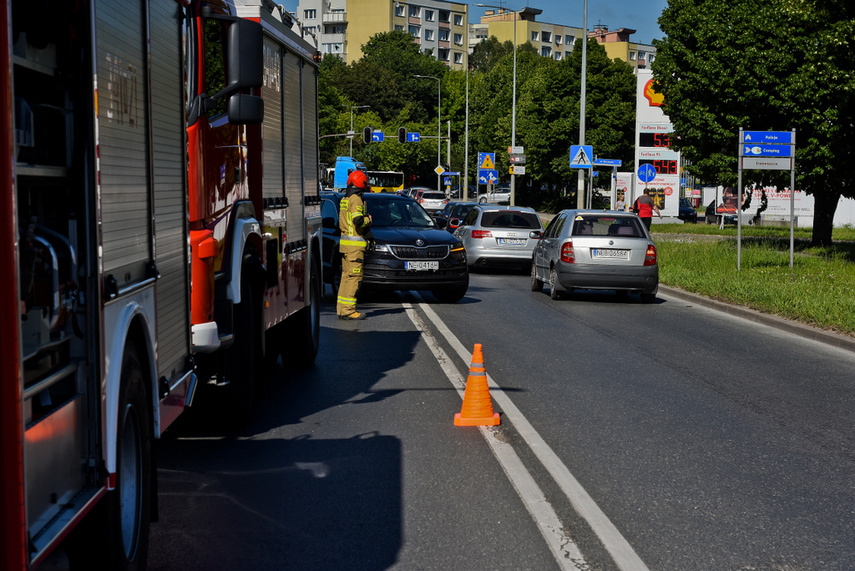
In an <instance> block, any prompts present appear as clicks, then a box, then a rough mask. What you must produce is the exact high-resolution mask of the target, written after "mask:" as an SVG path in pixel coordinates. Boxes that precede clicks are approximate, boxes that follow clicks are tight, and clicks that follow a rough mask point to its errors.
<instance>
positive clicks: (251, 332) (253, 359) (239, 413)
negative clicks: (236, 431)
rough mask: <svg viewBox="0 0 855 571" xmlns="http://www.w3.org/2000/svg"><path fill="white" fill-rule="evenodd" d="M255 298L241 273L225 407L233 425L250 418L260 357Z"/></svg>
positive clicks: (247, 281) (259, 329)
mask: <svg viewBox="0 0 855 571" xmlns="http://www.w3.org/2000/svg"><path fill="white" fill-rule="evenodd" d="M255 299H256V295H255V291H254V290H253V288H252V285H251V284H250V281H249V277H247V275H246V272H241V281H240V303H239V304H238V305H236V306H235V308H234V328H235V340H234V344H233V345H232V348H231V350H230V354H229V365H230V369H231V370H230V371H229V373H230V374H229V393H230V394H229V397H230V398H229V402H230V403H231V404H230V405H229V407H230V408H231V410H232V411H233V412H234V420H235V423H236V424H246V422H247V421H248V420H249V418H250V414H251V413H252V405H253V401H254V399H255V384H256V382H257V380H258V379H257V376H258V373H259V366H260V365H261V359H262V355H261V338H260V337H259V334H260V331H261V328H260V325H259V319H260V315H259V313H258V308H257V307H256V305H255Z"/></svg>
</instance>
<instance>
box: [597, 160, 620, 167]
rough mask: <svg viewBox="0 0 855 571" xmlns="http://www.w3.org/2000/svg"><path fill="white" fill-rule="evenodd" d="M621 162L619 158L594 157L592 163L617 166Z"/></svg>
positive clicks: (599, 165) (602, 165)
mask: <svg viewBox="0 0 855 571" xmlns="http://www.w3.org/2000/svg"><path fill="white" fill-rule="evenodd" d="M622 164H623V162H622V161H621V160H620V159H594V165H595V166H598V167H619V166H621V165H622Z"/></svg>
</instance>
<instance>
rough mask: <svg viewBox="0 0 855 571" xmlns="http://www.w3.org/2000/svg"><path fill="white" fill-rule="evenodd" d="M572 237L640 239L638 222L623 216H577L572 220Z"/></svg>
mask: <svg viewBox="0 0 855 571" xmlns="http://www.w3.org/2000/svg"><path fill="white" fill-rule="evenodd" d="M571 235H572V236H622V237H625V238H641V237H642V236H644V233H643V232H642V231H641V226H640V224H639V221H638V220H636V219H635V218H629V217H623V216H598V215H596V214H593V215H585V216H577V217H576V218H575V219H574V220H573V232H572V234H571Z"/></svg>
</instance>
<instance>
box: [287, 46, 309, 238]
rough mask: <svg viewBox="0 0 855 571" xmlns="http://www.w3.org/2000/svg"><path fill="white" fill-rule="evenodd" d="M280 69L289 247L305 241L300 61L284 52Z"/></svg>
mask: <svg viewBox="0 0 855 571" xmlns="http://www.w3.org/2000/svg"><path fill="white" fill-rule="evenodd" d="M282 69H283V73H282V76H283V77H282V79H283V82H284V85H285V123H284V128H285V196H286V197H287V198H288V212H287V226H286V230H287V232H288V242H289V243H292V242H298V241H300V240H303V239H305V238H306V229H305V228H304V227H303V224H304V222H303V220H304V218H303V177H304V175H305V172H304V170H303V128H304V126H303V104H302V99H303V97H302V75H303V74H302V71H303V65H302V60H301V59H300V58H299V57H298V56H297V55H295V54H293V53H291V52H289V51H286V52H285V53H284V56H283V68H282ZM316 144H317V143H316ZM306 169H307V170H317V167H316V166H315V165H306Z"/></svg>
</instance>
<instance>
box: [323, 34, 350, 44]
mask: <svg viewBox="0 0 855 571" xmlns="http://www.w3.org/2000/svg"><path fill="white" fill-rule="evenodd" d="M321 38H322V41H323V43H325V44H347V34H324V35H323V36H321Z"/></svg>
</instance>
